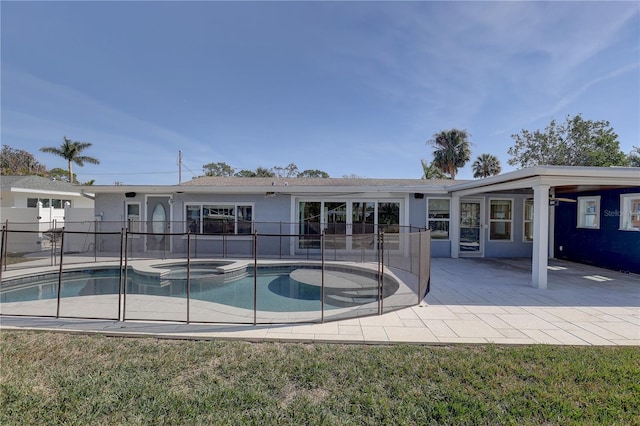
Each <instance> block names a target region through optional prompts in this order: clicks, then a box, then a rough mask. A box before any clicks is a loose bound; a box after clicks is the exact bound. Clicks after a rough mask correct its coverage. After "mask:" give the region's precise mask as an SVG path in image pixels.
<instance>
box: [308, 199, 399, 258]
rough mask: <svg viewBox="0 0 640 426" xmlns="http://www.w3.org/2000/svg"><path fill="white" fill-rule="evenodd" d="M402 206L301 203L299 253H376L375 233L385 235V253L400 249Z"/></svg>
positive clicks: (390, 203)
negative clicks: (322, 244) (323, 236)
mask: <svg viewBox="0 0 640 426" xmlns="http://www.w3.org/2000/svg"><path fill="white" fill-rule="evenodd" d="M401 206H402V204H401V203H400V202H398V201H375V200H355V199H352V200H340V201H338V200H326V201H316V200H310V201H307V200H300V201H298V207H297V217H298V221H299V222H298V233H299V234H300V236H299V237H298V249H319V248H320V247H321V240H322V239H321V235H322V233H323V231H324V232H325V233H326V237H327V238H326V240H325V248H327V249H339V250H375V248H376V244H375V242H376V233H377V232H378V231H381V232H384V233H385V249H388V250H398V249H399V248H400V244H399V241H400V236H399V233H400V226H401V223H400V220H401V219H400V218H401V216H402V215H401Z"/></svg>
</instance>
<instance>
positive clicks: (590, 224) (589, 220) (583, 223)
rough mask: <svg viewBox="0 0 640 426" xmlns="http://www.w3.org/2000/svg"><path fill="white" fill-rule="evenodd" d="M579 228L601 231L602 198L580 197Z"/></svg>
mask: <svg viewBox="0 0 640 426" xmlns="http://www.w3.org/2000/svg"><path fill="white" fill-rule="evenodd" d="M578 228H591V229H600V196H597V197H578Z"/></svg>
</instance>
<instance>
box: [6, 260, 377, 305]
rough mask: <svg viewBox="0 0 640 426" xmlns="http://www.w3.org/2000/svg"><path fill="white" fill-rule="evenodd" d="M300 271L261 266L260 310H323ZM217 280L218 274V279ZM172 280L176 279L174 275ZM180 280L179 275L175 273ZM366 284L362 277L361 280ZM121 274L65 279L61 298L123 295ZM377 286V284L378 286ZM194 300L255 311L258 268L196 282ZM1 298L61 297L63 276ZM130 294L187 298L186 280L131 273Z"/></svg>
mask: <svg viewBox="0 0 640 426" xmlns="http://www.w3.org/2000/svg"><path fill="white" fill-rule="evenodd" d="M294 269H298V267H261V268H258V279H257V309H258V310H259V311H271V312H301V311H315V310H320V309H321V304H322V303H321V298H322V290H321V288H320V287H319V286H316V285H309V284H304V283H301V282H298V281H295V280H293V279H291V278H290V277H289V274H290V272H291V271H292V270H294ZM214 275H215V274H214ZM169 276H170V277H171V276H172V274H169ZM173 276H175V274H173ZM360 279H362V277H360ZM118 281H119V270H118V269H117V268H114V269H108V268H105V269H88V270H85V271H75V272H66V273H64V274H63V282H62V289H61V297H63V298H64V297H77V296H92V295H108V294H118ZM373 283H374V281H373V280H372V284H373ZM190 286H191V290H190V297H191V299H192V300H202V301H208V302H216V303H221V304H224V305H229V306H234V307H238V308H244V309H251V310H252V309H253V307H254V278H253V268H247V274H246V275H245V276H242V277H239V278H235V279H233V280H232V281H230V282H224V280H221V279H220V278H219V275H218V277H215V276H211V275H209V276H207V275H206V274H202V275H201V276H198V274H196V276H195V277H192V278H191V280H190ZM3 287H4V288H3V291H2V293H1V295H0V301H1V302H2V303H9V302H21V301H30V300H40V299H55V298H57V297H58V277H57V275H55V274H54V275H52V276H49V277H45V278H42V277H41V278H38V279H37V280H36V279H33V280H31V281H21V282H20V284H17V285H11V286H10V287H9V288H6V286H5V285H4V283H3ZM127 294H129V295H131V294H144V295H154V296H167V297H177V298H186V294H187V282H186V280H185V279H175V278H170V279H167V278H166V276H165V277H163V278H159V277H153V276H148V275H140V274H137V273H135V272H133V271H130V272H128V273H127ZM328 300H329V299H328V298H327V299H325V304H324V308H325V309H335V308H338V307H344V305H341V306H335V305H332V304H331V303H330V302H328ZM375 301H376V298H375V297H370V298H368V299H367V298H365V299H360V300H359V302H358V304H363V303H369V302H375Z"/></svg>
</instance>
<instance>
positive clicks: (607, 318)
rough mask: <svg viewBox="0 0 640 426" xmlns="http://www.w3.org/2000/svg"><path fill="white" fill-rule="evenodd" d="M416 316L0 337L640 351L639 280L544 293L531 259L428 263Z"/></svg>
mask: <svg viewBox="0 0 640 426" xmlns="http://www.w3.org/2000/svg"><path fill="white" fill-rule="evenodd" d="M431 277H432V278H431V292H430V293H429V295H427V297H426V299H425V301H424V302H423V303H422V304H421V305H420V306H415V307H412V308H406V309H402V310H399V311H395V312H392V313H388V314H385V315H382V316H371V317H365V318H358V319H349V320H343V321H335V322H327V323H324V324H302V325H258V326H253V325H237V324H234V325H199V324H178V323H175V324H174V323H152V322H134V321H126V322H117V321H101V320H69V319H51V318H30V317H2V318H1V319H0V321H1V322H0V329H1V330H10V329H35V330H55V331H67V332H86V333H104V334H108V335H131V336H157V337H163V338H176V339H185V338H186V339H238V340H247V341H295V342H341V343H363V344H381V343H382V344H388V343H414V344H452V343H480V344H482V343H498V344H554V345H637V346H640V276H638V275H634V274H624V273H620V272H615V271H609V270H606V269H600V268H594V267H590V266H586V265H581V264H576V263H571V262H563V261H557V260H550V261H549V284H548V289H546V290H538V289H536V288H534V287H532V286H531V284H530V280H531V261H530V260H528V259H433V260H432V268H431Z"/></svg>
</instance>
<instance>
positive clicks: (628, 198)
mask: <svg viewBox="0 0 640 426" xmlns="http://www.w3.org/2000/svg"><path fill="white" fill-rule="evenodd" d="M633 201H637V202H638V204H636V205H635V206H634V205H633ZM632 207H635V208H636V210H633V209H632ZM634 222H636V223H635V224H634ZM634 225H637V226H634ZM619 229H620V230H621V231H640V193H634V194H620V228H619Z"/></svg>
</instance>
